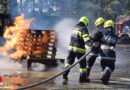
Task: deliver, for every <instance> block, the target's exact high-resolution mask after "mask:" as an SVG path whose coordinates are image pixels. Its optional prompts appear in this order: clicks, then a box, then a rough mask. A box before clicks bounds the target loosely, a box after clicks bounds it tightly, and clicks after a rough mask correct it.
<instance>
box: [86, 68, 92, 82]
mask: <svg viewBox="0 0 130 90" xmlns="http://www.w3.org/2000/svg"><path fill="white" fill-rule="evenodd" d="M90 71H91V68H89V67H88V68H87V75H86V77H87V81H88V82H90V79H89V76H90Z"/></svg>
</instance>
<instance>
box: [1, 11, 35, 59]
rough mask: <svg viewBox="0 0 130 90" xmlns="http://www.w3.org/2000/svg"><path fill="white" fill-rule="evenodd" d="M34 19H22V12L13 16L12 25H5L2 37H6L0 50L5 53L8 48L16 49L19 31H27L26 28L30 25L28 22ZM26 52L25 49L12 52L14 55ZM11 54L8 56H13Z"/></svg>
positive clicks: (19, 35) (19, 36)
mask: <svg viewBox="0 0 130 90" xmlns="http://www.w3.org/2000/svg"><path fill="white" fill-rule="evenodd" d="M33 20H34V18H31V19H24V14H23V13H22V14H21V15H20V16H17V17H15V21H14V26H9V27H6V28H5V29H6V30H5V33H4V38H5V39H6V42H5V45H4V46H3V47H0V51H2V52H4V54H7V53H8V51H9V50H12V49H16V46H17V43H18V41H20V39H21V33H22V32H24V33H25V34H26V33H27V31H28V30H27V29H28V28H29V27H30V23H31V22H32V21H33ZM24 53H26V52H25V51H22V50H19V53H17V54H16V53H14V55H15V56H16V57H18V56H21V55H22V54H24ZM14 55H11V56H10V57H12V56H14Z"/></svg>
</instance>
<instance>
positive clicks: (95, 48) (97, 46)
mask: <svg viewBox="0 0 130 90" xmlns="http://www.w3.org/2000/svg"><path fill="white" fill-rule="evenodd" d="M99 49H100V43H99V42H96V43H93V46H92V47H91V50H92V51H93V52H98V50H99Z"/></svg>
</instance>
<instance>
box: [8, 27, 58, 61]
mask: <svg viewBox="0 0 130 90" xmlns="http://www.w3.org/2000/svg"><path fill="white" fill-rule="evenodd" d="M25 56H26V57H28V58H32V57H33V58H36V57H39V58H51V59H54V58H55V56H56V37H55V33H54V31H53V30H32V29H29V30H25V31H24V32H21V33H20V38H19V40H18V42H17V44H16V51H15V53H13V54H12V55H10V58H13V59H14V60H19V59H21V58H22V57H25Z"/></svg>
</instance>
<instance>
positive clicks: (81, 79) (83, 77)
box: [79, 71, 90, 83]
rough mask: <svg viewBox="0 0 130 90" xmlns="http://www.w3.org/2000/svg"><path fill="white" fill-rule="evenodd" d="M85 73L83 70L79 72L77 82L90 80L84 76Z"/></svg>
mask: <svg viewBox="0 0 130 90" xmlns="http://www.w3.org/2000/svg"><path fill="white" fill-rule="evenodd" d="M86 75H87V73H86V71H85V72H80V77H79V82H80V83H86V82H90V79H89V78H87V77H86Z"/></svg>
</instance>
